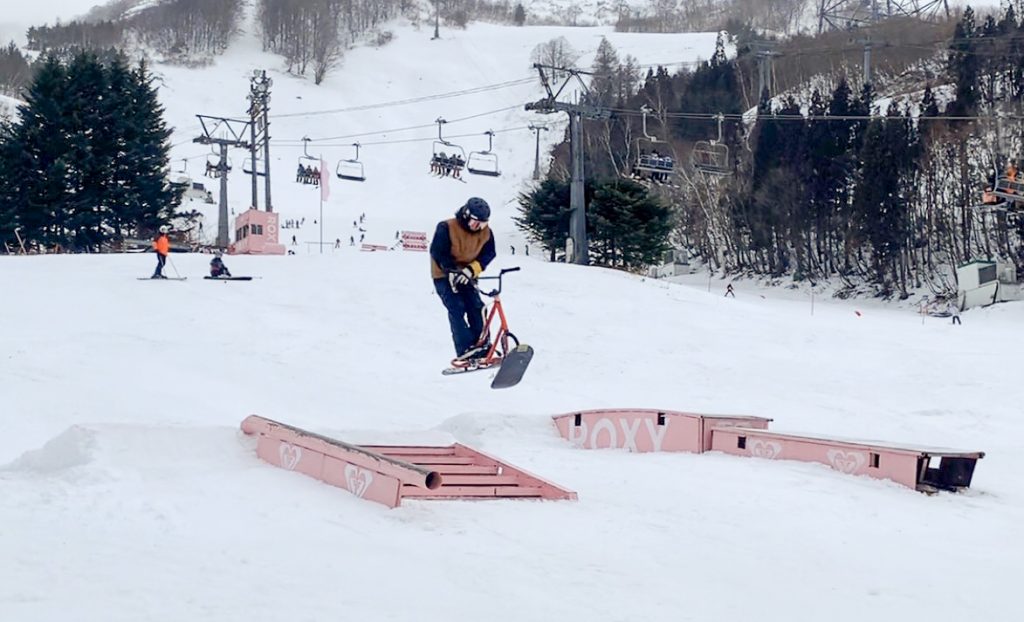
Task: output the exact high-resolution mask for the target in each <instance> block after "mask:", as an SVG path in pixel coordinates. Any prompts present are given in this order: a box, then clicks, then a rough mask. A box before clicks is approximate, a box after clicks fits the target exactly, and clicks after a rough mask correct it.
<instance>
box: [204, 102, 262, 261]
mask: <svg viewBox="0 0 1024 622" xmlns="http://www.w3.org/2000/svg"><path fill="white" fill-rule="evenodd" d="M196 117H198V118H199V125H200V127H201V128H202V129H203V135H202V136H197V137H196V138H193V139H192V142H194V143H199V144H201V145H219V146H220V160H219V161H218V163H217V176H218V177H219V178H220V205H219V208H220V209H219V210H218V217H217V247H218V248H222V249H223V248H227V247H228V244H229V243H230V240H229V238H228V171H229V170H231V167H229V166H228V148H229V147H235V148H238V149H249V150H251V149H252V143H250V142H249V141H247V140H246V134H247V133H250V132H251V128H250V127H249V126H250V124H251V123H252V122H251V121H245V120H242V119H228V118H225V117H211V116H207V115H202V114H197V115H196Z"/></svg>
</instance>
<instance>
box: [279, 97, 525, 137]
mask: <svg viewBox="0 0 1024 622" xmlns="http://www.w3.org/2000/svg"><path fill="white" fill-rule="evenodd" d="M521 107H522V104H516V105H514V106H506V107H505V108H498V109H496V110H489V111H487V112H481V113H478V114H473V115H469V116H466V117H459V118H458V119H452V120H450V121H447V123H460V122H462V121H469V120H471V119H477V118H480V117H486V116H489V115H492V114H497V113H499V112H506V111H509V110H518V109H519V108H521ZM434 125H435V124H434V123H430V124H425V125H410V126H408V127H400V128H393V129H387V130H377V131H373V132H360V133H358V134H346V135H343V136H327V137H324V138H310V139H309V141H310V142H311V143H317V144H318V145H319V144H320V143H323V142H326V141H332V140H347V139H349V138H359V137H362V136H376V135H379V134H395V133H398V132H408V131H411V130H422V129H426V128H428V127H429V128H433V127H434ZM273 144H277V145H291V146H298V145H300V144H302V141H301V140H289V139H284V140H281V141H275V142H274V143H273ZM366 144H370V143H366ZM373 144H378V145H379V144H386V143H379V142H378V143H373Z"/></svg>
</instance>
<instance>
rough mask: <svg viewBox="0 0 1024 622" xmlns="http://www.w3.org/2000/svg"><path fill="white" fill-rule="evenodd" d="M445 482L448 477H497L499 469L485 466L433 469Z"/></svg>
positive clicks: (451, 466) (448, 466) (450, 466)
mask: <svg viewBox="0 0 1024 622" xmlns="http://www.w3.org/2000/svg"><path fill="white" fill-rule="evenodd" d="M434 470H435V471H437V472H438V473H440V474H441V476H442V477H444V478H445V481H447V479H448V476H450V475H498V474H500V473H501V467H496V466H491V465H486V464H441V465H438V466H437V468H435V469H434Z"/></svg>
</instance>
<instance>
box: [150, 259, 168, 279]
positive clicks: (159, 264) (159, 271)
mask: <svg viewBox="0 0 1024 622" xmlns="http://www.w3.org/2000/svg"><path fill="white" fill-rule="evenodd" d="M166 263H167V255H161V254H160V253H157V254H156V272H154V273H153V276H163V275H164V264H166Z"/></svg>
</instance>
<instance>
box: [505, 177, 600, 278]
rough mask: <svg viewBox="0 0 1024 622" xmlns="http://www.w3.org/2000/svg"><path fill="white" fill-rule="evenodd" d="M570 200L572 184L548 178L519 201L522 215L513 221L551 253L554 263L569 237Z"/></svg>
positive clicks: (521, 196) (523, 194) (523, 195)
mask: <svg viewBox="0 0 1024 622" xmlns="http://www.w3.org/2000/svg"><path fill="white" fill-rule="evenodd" d="M584 194H586V192H584ZM569 198H570V189H569V182H567V181H562V180H557V179H546V180H544V181H542V182H541V183H540V185H539V186H538V187H537V188H535V189H534V190H532V191H530V192H524V193H521V194H520V195H519V198H518V203H519V216H516V217H514V218H513V221H515V223H516V225H517V226H518V227H519V229H520V230H521V231H523V232H524V233H526V235H527V237H529V238H530V240H532V241H533V242H535V243H538V244H540V245H541V246H542V247H543V248H544V249H546V250H547V251H548V253H549V254H550V258H551V261H555V259H556V256H557V253H558V252H559V251H561V250H563V249H564V248H565V241H566V240H567V239H568V238H569V215H570V214H571V212H572V210H570V209H569Z"/></svg>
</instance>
